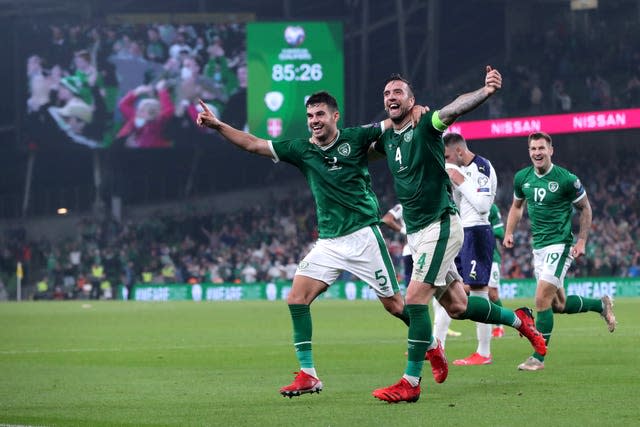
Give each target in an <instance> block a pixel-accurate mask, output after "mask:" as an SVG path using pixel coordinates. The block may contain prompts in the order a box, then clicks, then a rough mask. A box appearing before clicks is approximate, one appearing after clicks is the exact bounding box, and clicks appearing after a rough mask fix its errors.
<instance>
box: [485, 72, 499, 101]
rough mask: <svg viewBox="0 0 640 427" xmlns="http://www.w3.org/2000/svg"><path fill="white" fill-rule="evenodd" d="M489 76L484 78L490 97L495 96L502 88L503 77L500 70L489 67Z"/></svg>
mask: <svg viewBox="0 0 640 427" xmlns="http://www.w3.org/2000/svg"><path fill="white" fill-rule="evenodd" d="M486 69H487V75H486V76H485V78H484V87H485V89H486V91H487V93H488V94H489V95H493V94H494V93H496V92H497V91H498V90H500V88H502V76H501V75H500V73H499V72H498V70H496V69H494V68H492V67H491V65H487V68H486Z"/></svg>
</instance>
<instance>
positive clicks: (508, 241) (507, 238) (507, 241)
mask: <svg viewBox="0 0 640 427" xmlns="http://www.w3.org/2000/svg"><path fill="white" fill-rule="evenodd" d="M502 246H504V247H505V248H512V247H513V234H505V235H504V239H503V240H502Z"/></svg>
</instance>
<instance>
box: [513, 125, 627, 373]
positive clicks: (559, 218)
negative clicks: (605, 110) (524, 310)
mask: <svg viewBox="0 0 640 427" xmlns="http://www.w3.org/2000/svg"><path fill="white" fill-rule="evenodd" d="M551 156H553V144H552V141H551V136H549V135H548V134H546V133H544V132H537V133H532V134H531V135H529V157H530V158H531V163H532V165H531V166H528V167H526V168H524V169H521V170H520V171H518V172H517V173H516V175H515V177H514V179H513V203H512V204H511V208H510V209H509V215H508V217H507V230H506V232H505V236H504V246H505V247H507V248H512V247H513V245H514V238H513V233H514V231H515V229H516V225H517V224H518V221H520V218H522V213H523V211H524V205H525V203H526V204H527V212H528V214H529V220H530V222H531V233H532V235H533V262H534V270H535V276H536V280H537V281H538V284H537V288H536V298H535V299H536V311H537V312H538V318H537V320H536V327H537V328H538V330H539V331H540V332H541V333H542V334H543V335H544V338H545V341H546V342H547V344H548V343H549V339H550V338H551V331H552V330H553V313H566V314H575V313H584V312H587V311H595V312H596V313H600V315H601V316H602V317H603V319H604V321H605V322H606V323H607V327H608V329H609V332H613V331H614V329H615V327H616V318H615V315H614V313H613V304H612V302H611V298H609V297H608V296H604V297H602V298H601V299H594V298H583V297H580V296H577V295H569V296H565V293H564V287H563V284H564V276H565V275H566V274H567V270H568V269H569V266H570V265H571V261H573V259H575V258H579V257H581V256H582V255H584V253H585V246H586V244H587V236H588V234H589V229H590V228H591V205H590V204H589V199H588V198H587V192H586V191H585V189H584V187H583V186H582V184H581V183H580V180H579V179H578V177H577V176H575V175H574V174H572V173H571V172H569V171H568V170H566V169H564V168H561V167H560V166H557V165H554V164H553V163H552V162H551ZM574 207H575V208H576V209H577V210H578V211H579V212H580V229H579V231H578V240H577V241H576V242H575V245H574V246H573V247H572V246H571V245H572V243H573V235H572V234H571V216H572V214H573V208H574ZM518 369H520V370H523V371H539V370H541V369H544V354H540V353H539V352H535V353H533V355H532V356H531V357H529V358H528V359H527V360H525V361H524V362H523V363H521V364H520V365H518Z"/></svg>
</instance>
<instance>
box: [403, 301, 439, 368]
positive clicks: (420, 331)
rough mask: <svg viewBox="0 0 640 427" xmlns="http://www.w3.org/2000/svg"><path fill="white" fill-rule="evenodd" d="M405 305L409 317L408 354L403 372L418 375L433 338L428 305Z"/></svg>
mask: <svg viewBox="0 0 640 427" xmlns="http://www.w3.org/2000/svg"><path fill="white" fill-rule="evenodd" d="M405 307H406V310H407V312H408V313H409V319H410V324H409V333H408V339H407V346H408V349H409V355H408V357H407V369H406V370H405V374H406V375H410V376H413V377H420V376H421V375H422V366H423V365H424V356H425V354H426V352H427V349H428V348H429V345H430V344H431V341H432V340H433V336H432V330H431V318H430V317H429V306H428V305H424V304H407V305H406V306H405Z"/></svg>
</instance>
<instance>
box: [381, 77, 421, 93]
mask: <svg viewBox="0 0 640 427" xmlns="http://www.w3.org/2000/svg"><path fill="white" fill-rule="evenodd" d="M395 81H401V82H404V83H405V84H406V85H407V87H408V88H409V96H414V95H413V86H411V83H410V82H409V80H407V79H405V78H404V77H402V75H400V74H398V73H393V74H391V75H390V76H389V78H387V80H385V81H384V86H386V85H388V84H389V83H390V82H395Z"/></svg>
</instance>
